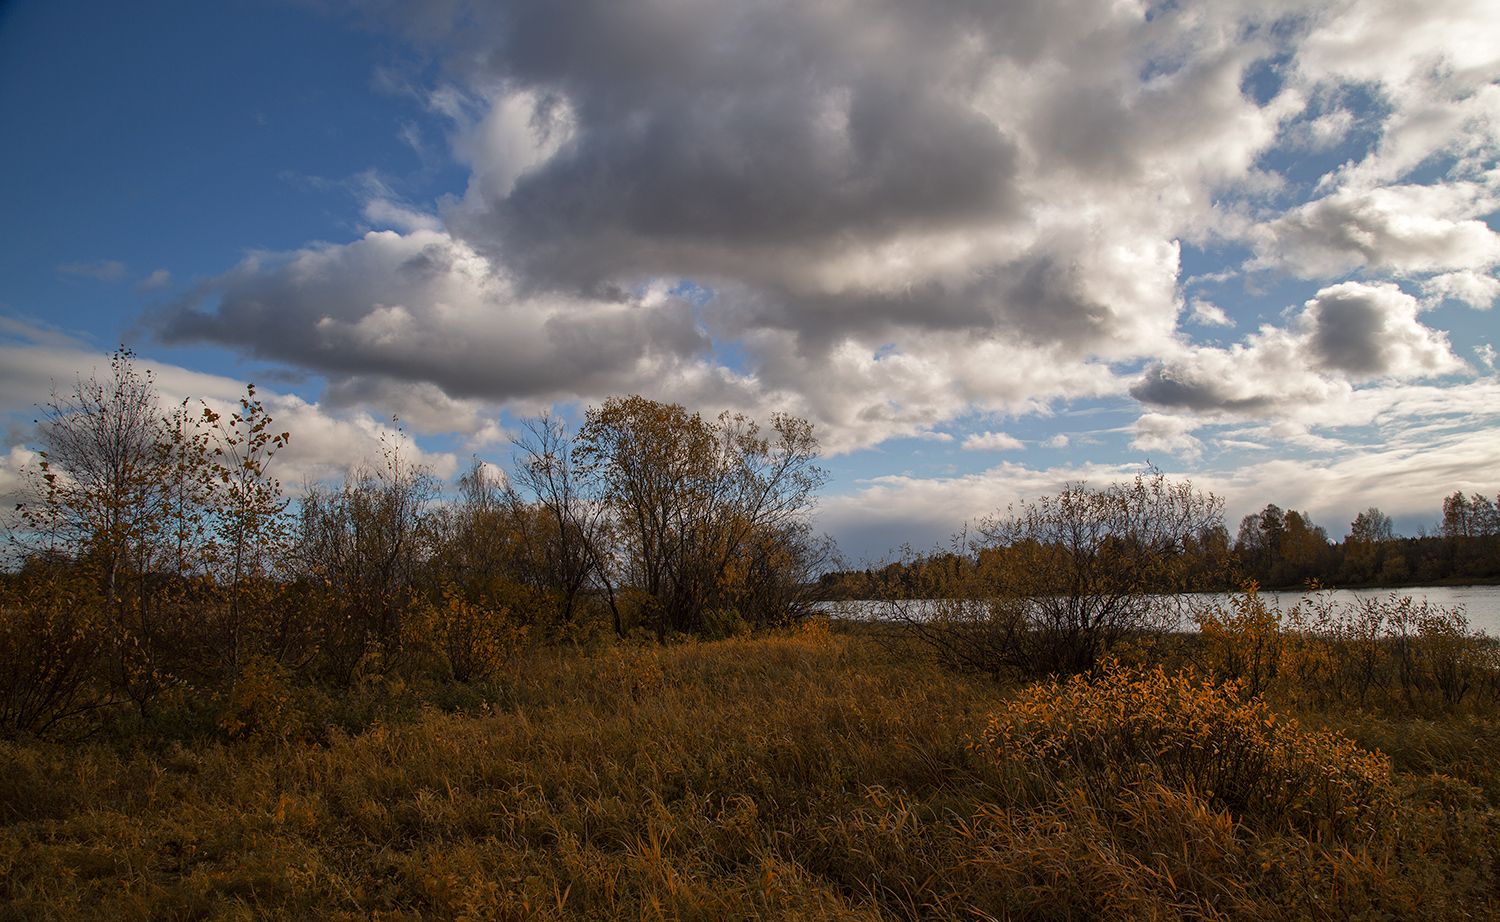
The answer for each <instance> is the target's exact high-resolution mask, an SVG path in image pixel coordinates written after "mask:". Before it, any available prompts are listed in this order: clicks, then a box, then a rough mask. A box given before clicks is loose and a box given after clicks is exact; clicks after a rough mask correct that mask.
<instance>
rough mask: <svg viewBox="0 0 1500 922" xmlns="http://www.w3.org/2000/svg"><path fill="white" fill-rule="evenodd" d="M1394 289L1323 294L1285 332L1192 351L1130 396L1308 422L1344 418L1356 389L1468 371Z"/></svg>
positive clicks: (1158, 367) (1205, 410)
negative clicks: (1326, 416) (1324, 416)
mask: <svg viewBox="0 0 1500 922" xmlns="http://www.w3.org/2000/svg"><path fill="white" fill-rule="evenodd" d="M1420 309H1421V305H1420V304H1419V303H1418V302H1417V300H1416V299H1415V298H1413V297H1411V296H1410V295H1408V294H1406V293H1405V292H1403V291H1401V290H1400V289H1399V288H1397V287H1396V286H1395V285H1392V284H1389V283H1382V284H1376V285H1370V284H1366V283H1362V282H1342V283H1340V284H1338V285H1331V286H1329V287H1327V288H1323V289H1322V290H1320V291H1319V292H1318V293H1317V295H1316V296H1315V297H1313V298H1312V299H1310V300H1309V301H1307V302H1306V303H1305V304H1304V305H1303V307H1302V310H1301V311H1300V312H1299V313H1297V314H1296V315H1295V316H1294V317H1293V318H1292V321H1291V323H1290V324H1289V325H1288V326H1286V327H1273V326H1263V327H1262V328H1261V329H1260V330H1259V331H1257V332H1256V333H1253V334H1251V335H1250V336H1249V337H1247V338H1246V340H1245V342H1244V343H1237V344H1234V345H1232V346H1230V347H1228V348H1217V347H1203V348H1190V349H1187V350H1185V351H1184V352H1183V353H1182V354H1181V355H1180V356H1178V357H1176V358H1172V359H1167V360H1165V361H1162V362H1159V363H1157V364H1155V365H1153V366H1152V367H1150V368H1148V369H1147V370H1146V372H1145V374H1144V375H1143V376H1142V377H1141V379H1140V380H1139V381H1138V382H1137V383H1136V385H1135V386H1134V387H1133V388H1132V390H1131V393H1132V394H1133V395H1134V396H1135V397H1137V398H1138V399H1140V400H1141V401H1142V402H1144V403H1146V404H1148V405H1151V406H1156V407H1163V408H1170V409H1175V410H1179V411H1188V412H1195V413H1200V414H1207V415H1209V416H1211V417H1212V416H1225V415H1227V416H1231V417H1236V418H1247V417H1271V418H1285V417H1297V418H1300V417H1310V416H1315V415H1317V414H1320V413H1328V412H1330V411H1332V412H1334V413H1338V412H1340V411H1341V410H1343V409H1346V408H1347V406H1348V404H1349V401H1350V399H1351V394H1352V393H1353V389H1354V387H1353V386H1354V384H1356V383H1363V382H1376V381H1411V380H1417V379H1421V378H1428V377H1434V376H1437V375H1443V374H1449V373H1453V372H1459V371H1462V370H1464V367H1465V366H1464V364H1463V362H1462V361H1460V360H1459V359H1458V357H1457V356H1455V355H1454V354H1453V352H1452V350H1451V348H1450V346H1449V343H1448V339H1447V336H1446V335H1445V334H1443V333H1441V332H1439V331H1435V330H1433V329H1431V328H1429V327H1426V326H1424V325H1423V324H1422V323H1421V321H1420V319H1419V318H1418V313H1419V311H1420Z"/></svg>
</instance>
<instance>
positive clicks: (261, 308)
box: [156, 231, 707, 402]
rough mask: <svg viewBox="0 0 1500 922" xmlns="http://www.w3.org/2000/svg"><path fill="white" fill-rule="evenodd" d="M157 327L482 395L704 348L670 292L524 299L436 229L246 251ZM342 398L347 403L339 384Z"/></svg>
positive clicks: (592, 385) (629, 368)
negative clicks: (255, 253)
mask: <svg viewBox="0 0 1500 922" xmlns="http://www.w3.org/2000/svg"><path fill="white" fill-rule="evenodd" d="M156 325H157V330H158V332H159V334H160V335H161V336H162V337H163V339H165V340H166V341H168V342H178V341H187V340H195V339H196V340H208V341H213V342H221V343H226V344H231V345H237V346H241V347H245V348H249V349H250V350H251V351H252V352H254V353H255V354H257V355H259V356H262V357H265V358H271V359H276V360H280V361H286V362H293V363H295V364H299V365H302V366H304V367H308V368H313V369H317V370H319V371H322V372H325V373H331V374H336V375H347V376H353V377H361V376H372V380H375V379H378V378H380V377H386V378H390V377H394V378H400V379H405V380H408V381H419V382H430V383H432V384H435V385H437V386H438V387H440V388H442V389H443V390H444V391H445V392H447V393H448V394H450V395H452V396H454V397H458V398H466V397H467V398H484V399H491V400H498V399H516V398H524V397H536V396H544V395H559V394H561V395H568V394H573V393H578V392H580V391H581V392H585V393H600V392H603V393H609V392H611V391H613V390H618V389H621V388H626V387H629V385H630V383H631V382H633V381H638V380H639V379H640V378H641V377H642V376H647V377H649V376H650V375H651V374H653V373H659V372H661V371H663V370H664V369H668V368H670V367H671V366H673V365H675V364H677V363H681V362H687V361H691V360H692V359H693V358H694V357H695V356H697V355H699V354H701V353H702V352H703V351H704V350H705V349H706V348H707V340H706V338H705V337H704V336H703V334H702V333H701V332H700V331H699V330H698V328H697V325H696V323H695V321H694V319H693V314H692V308H691V305H689V304H688V303H687V302H685V301H683V300H681V299H679V298H674V297H670V296H668V295H665V294H664V293H663V292H661V291H659V290H657V291H650V292H644V293H642V294H639V295H635V296H628V297H627V296H623V295H622V296H620V297H619V298H618V299H616V300H599V299H584V298H578V297H570V296H563V295H550V296H536V297H527V296H524V295H520V294H518V293H517V292H516V291H515V290H514V288H513V287H512V286H510V285H509V284H508V282H507V281H506V279H505V278H504V277H503V276H501V275H499V274H497V272H496V270H495V269H494V267H493V266H492V265H491V264H490V263H489V262H488V261H487V260H486V259H484V257H482V256H479V255H478V254H476V253H474V251H473V250H471V249H469V248H468V247H467V246H465V245H464V244H462V243H460V242H458V241H455V240H453V239H452V238H451V237H449V236H447V235H446V234H444V233H442V232H438V231H415V232H413V233H411V234H407V235H401V234H397V233H394V232H389V231H385V232H372V233H370V234H368V235H366V236H365V237H364V238H362V239H361V240H359V241H356V242H354V243H351V244H348V245H345V246H328V247H320V248H312V249H306V250H301V251H298V252H296V253H292V254H284V255H279V256H277V255H271V256H261V257H256V258H252V259H250V260H247V261H246V262H245V263H243V264H242V265H240V266H239V267H237V268H236V269H234V270H233V271H231V272H229V273H227V274H226V275H224V276H221V277H219V278H217V279H214V280H212V281H210V282H209V283H207V284H206V285H205V286H203V287H202V288H201V289H200V290H199V291H198V292H196V293H195V294H194V295H193V296H191V297H190V298H188V299H186V300H184V301H182V302H180V303H178V304H176V305H174V306H173V307H172V308H170V309H169V310H167V311H166V312H164V313H161V314H159V315H158V316H157V317H156ZM339 398H340V399H341V400H343V401H345V402H348V401H349V400H351V398H350V395H349V394H348V392H347V389H344V390H341V391H340V392H339Z"/></svg>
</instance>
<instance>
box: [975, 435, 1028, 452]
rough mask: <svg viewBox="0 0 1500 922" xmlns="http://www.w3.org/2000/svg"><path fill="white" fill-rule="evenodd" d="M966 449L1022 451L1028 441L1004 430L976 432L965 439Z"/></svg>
mask: <svg viewBox="0 0 1500 922" xmlns="http://www.w3.org/2000/svg"><path fill="white" fill-rule="evenodd" d="M962 447H963V449H964V450H965V451H1020V450H1021V449H1023V448H1025V447H1026V443H1024V442H1022V441H1021V440H1020V439H1018V438H1016V437H1015V436H1013V435H1007V434H1006V433H1004V432H976V433H973V434H972V435H970V436H968V437H967V438H965V439H964V441H963V446H962Z"/></svg>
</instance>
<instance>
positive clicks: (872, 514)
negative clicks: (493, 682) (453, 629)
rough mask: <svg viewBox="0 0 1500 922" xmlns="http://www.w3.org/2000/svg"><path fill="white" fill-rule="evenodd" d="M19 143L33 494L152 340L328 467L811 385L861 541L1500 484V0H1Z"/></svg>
mask: <svg viewBox="0 0 1500 922" xmlns="http://www.w3.org/2000/svg"><path fill="white" fill-rule="evenodd" d="M0 134H3V136H4V137H5V138H6V139H7V140H6V141H5V142H4V143H3V144H0V494H13V493H14V491H15V490H16V489H17V483H18V479H17V478H18V472H19V471H20V470H21V469H22V468H23V467H24V466H25V465H27V464H30V463H33V462H34V460H35V451H36V450H37V448H38V447H39V445H38V442H37V439H36V430H35V426H34V420H35V419H36V418H37V417H38V411H37V406H38V405H42V404H45V403H46V401H47V400H48V398H49V395H50V394H51V393H53V392H54V391H61V392H64V393H65V392H66V390H67V389H68V387H69V386H71V384H72V383H73V382H74V381H75V378H76V376H77V375H79V374H82V375H84V376H85V377H86V376H88V375H89V374H91V373H93V372H96V371H98V372H101V373H103V372H107V370H108V356H109V353H110V352H111V351H112V350H113V349H114V348H115V347H116V346H117V345H119V344H121V343H125V344H127V345H128V346H129V347H130V348H131V349H133V350H134V351H135V352H136V354H137V356H138V358H137V363H138V364H139V365H140V366H141V367H149V368H150V369H152V370H153V372H154V375H155V380H156V384H157V387H158V389H159V390H160V391H161V393H162V395H163V398H164V400H178V399H182V398H184V397H202V398H206V399H209V400H211V401H219V402H223V401H230V400H233V399H234V398H235V397H236V396H237V395H238V394H239V393H240V392H242V390H243V387H244V384H245V383H246V382H254V383H255V384H256V386H257V390H258V393H259V394H260V395H261V396H262V397H263V398H265V401H266V403H267V406H268V408H269V409H270V410H271V412H272V414H273V415H274V416H275V417H276V418H277V420H278V421H279V423H285V428H287V429H289V430H290V431H291V432H292V435H293V440H292V445H291V447H289V448H288V449H287V450H286V452H285V453H284V454H283V456H281V457H280V458H279V459H278V461H277V464H278V466H279V469H278V473H279V474H280V476H281V478H282V480H283V482H284V483H286V484H288V485H289V486H290V487H291V488H292V490H293V491H294V492H295V489H296V485H297V484H300V483H302V482H305V481H307V480H310V479H317V478H326V477H336V476H338V475H339V474H340V472H341V471H343V470H345V469H347V468H348V466H349V465H351V464H356V463H360V462H361V461H362V460H367V459H372V458H373V457H375V455H376V453H377V452H378V450H379V446H380V444H381V443H380V438H381V436H382V434H386V435H387V437H389V433H390V431H391V428H392V425H393V424H392V420H393V419H395V420H399V425H400V427H401V429H402V430H403V431H404V432H405V433H406V437H407V438H408V439H410V444H409V446H408V449H407V450H408V456H409V457H410V458H412V459H413V460H415V461H417V462H419V463H423V464H426V465H428V466H430V467H431V469H432V470H433V471H434V472H435V473H436V474H437V475H439V476H440V477H452V476H454V475H455V474H456V473H457V472H458V471H460V470H461V469H462V468H463V467H465V466H466V465H467V464H468V463H469V460H470V459H471V458H472V457H478V458H480V459H482V460H487V461H493V462H495V463H497V464H500V465H502V466H504V464H505V463H506V460H507V459H508V457H509V455H510V441H509V440H510V438H511V435H512V434H513V433H515V432H516V431H517V430H518V424H519V421H520V420H521V419H523V418H525V417H526V416H529V415H533V414H536V413H539V412H542V411H544V410H552V411H555V412H557V413H560V414H562V415H563V416H564V418H567V419H572V420H577V419H578V418H580V417H581V415H582V412H583V410H584V408H586V407H588V406H590V405H596V404H598V403H600V402H602V401H603V400H604V399H606V398H608V397H609V396H612V395H622V394H631V393H639V394H643V395H645V396H648V397H651V398H653V399H658V400H664V401H673V402H678V403H681V404H683V405H685V406H687V407H689V408H691V409H694V410H701V411H703V412H704V413H705V414H706V415H715V414H717V413H718V412H719V411H721V410H730V411H735V412H743V413H747V414H750V415H752V416H754V417H757V418H760V419H762V420H766V419H768V418H769V416H770V414H772V413H774V412H786V413H791V414H794V415H797V416H801V417H805V418H807V419H808V420H810V421H811V422H812V423H813V424H814V426H815V432H816V434H817V436H818V438H819V440H820V443H821V445H822V447H823V461H822V463H823V465H824V466H825V467H826V468H827V470H828V473H829V481H828V484H827V486H826V487H825V488H824V490H823V492H822V494H821V497H820V500H819V504H818V508H817V512H816V516H817V519H816V524H817V526H818V527H819V528H820V529H822V530H824V531H827V532H828V533H830V534H831V535H833V537H834V538H835V539H836V540H837V541H838V543H839V546H840V547H841V549H842V550H843V553H844V554H845V556H846V558H847V559H848V560H849V561H850V562H851V563H854V564H857V563H859V562H869V561H875V560H878V559H880V558H882V557H884V556H886V555H887V554H889V553H890V552H891V551H892V550H893V549H895V548H896V547H897V546H898V545H901V544H903V543H909V544H911V545H912V546H914V547H916V548H918V549H922V548H925V547H931V546H933V545H934V544H936V543H940V542H942V541H943V540H944V539H945V538H946V537H947V536H950V535H952V534H953V533H955V532H956V531H957V530H958V529H960V528H961V527H962V526H963V524H964V523H965V522H966V521H977V520H978V519H980V518H982V517H983V516H985V515H988V514H993V513H996V512H997V511H1003V510H1004V509H1005V508H1006V507H1007V506H1008V505H1009V504H1011V503H1014V502H1017V501H1019V500H1021V499H1024V498H1035V497H1037V496H1040V495H1043V494H1047V493H1054V492H1056V491H1057V490H1058V489H1060V488H1061V487H1062V486H1064V485H1065V484H1068V483H1071V482H1075V481H1080V480H1082V481H1087V482H1088V483H1092V484H1096V485H1102V484H1104V483H1108V482H1111V481H1114V480H1120V479H1125V478H1129V477H1131V476H1133V475H1134V474H1136V473H1137V472H1139V471H1141V470H1143V469H1144V468H1145V467H1146V466H1147V465H1151V466H1154V467H1155V468H1158V469H1160V470H1162V471H1164V472H1166V473H1168V474H1169V475H1172V476H1174V477H1186V478H1189V479H1190V480H1191V481H1192V482H1193V483H1194V485H1195V486H1198V487H1200V488H1202V489H1204V490H1211V491H1213V492H1214V493H1216V494H1217V495H1219V496H1221V497H1223V498H1224V500H1225V504H1226V518H1227V520H1228V524H1229V526H1230V529H1231V531H1233V529H1234V526H1235V524H1236V523H1237V522H1238V519H1239V517H1240V516H1242V515H1245V514H1247V513H1249V512H1253V511H1256V510H1258V509H1259V508H1261V507H1262V506H1264V505H1265V504H1266V503H1269V502H1274V503H1276V504H1278V505H1280V506H1282V507H1283V508H1295V509H1299V510H1305V511H1307V512H1309V513H1310V514H1311V516H1312V518H1313V520H1314V522H1316V523H1317V524H1319V525H1322V526H1323V527H1325V528H1326V529H1327V530H1328V532H1329V534H1330V535H1331V536H1332V537H1334V538H1339V537H1341V536H1342V535H1343V534H1344V533H1345V532H1346V531H1347V528H1348V524H1349V522H1350V521H1351V520H1352V519H1353V517H1354V516H1355V514H1356V513H1357V512H1358V511H1360V510H1362V509H1365V508H1367V507H1369V506H1372V505H1373V506H1378V507H1379V508H1381V509H1382V510H1384V511H1385V512H1386V513H1388V514H1390V515H1391V516H1392V517H1393V518H1394V520H1395V523H1396V526H1397V530H1398V531H1400V532H1403V533H1406V534H1416V533H1418V532H1419V531H1421V530H1422V529H1432V528H1433V527H1434V526H1435V524H1436V522H1437V521H1438V519H1439V518H1440V511H1441V502H1442V498H1443V497H1444V496H1445V495H1448V494H1450V493H1452V492H1453V491H1454V490H1463V491H1465V492H1483V493H1486V494H1488V495H1494V494H1495V493H1496V492H1497V490H1500V464H1497V459H1500V378H1497V375H1496V348H1497V346H1496V341H1497V339H1500V335H1497V334H1500V324H1497V322H1496V318H1497V311H1496V310H1495V307H1494V305H1495V302H1496V301H1497V300H1500V2H1497V0H1424V2H1422V3H1412V2H1410V0H1357V2H1312V3H1304V2H1296V0H1222V2H1219V0H1203V2H1183V3H1178V2H1164V3H1151V2H1133V0H1001V2H984V0H931V2H924V3H910V2H902V0H820V2H809V0H753V2H747V0H573V2H568V3H553V2H546V0H510V2H505V0H496V2H488V3H468V2H462V0H431V2H426V3H420V4H408V3H401V2H396V0H369V2H358V0H350V2H342V0H303V2H291V0H285V2H270V0H263V2H248V0H222V2H216V3H201V2H192V0H182V2H171V0H160V2H154V0H147V2H142V3H135V4H117V3H105V2H81V0H12V2H8V3H0ZM278 428H282V426H281V425H278Z"/></svg>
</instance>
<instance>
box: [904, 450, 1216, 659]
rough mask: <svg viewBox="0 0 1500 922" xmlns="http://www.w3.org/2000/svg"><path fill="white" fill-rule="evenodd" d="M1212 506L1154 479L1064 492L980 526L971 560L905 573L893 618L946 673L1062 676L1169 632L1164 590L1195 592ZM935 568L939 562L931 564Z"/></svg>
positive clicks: (957, 556) (1174, 616) (1171, 624)
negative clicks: (947, 666) (934, 654)
mask: <svg viewBox="0 0 1500 922" xmlns="http://www.w3.org/2000/svg"><path fill="white" fill-rule="evenodd" d="M1221 509H1222V503H1221V502H1220V501H1219V500H1218V499H1217V498H1216V497H1214V496H1213V495H1211V494H1207V495H1206V494H1203V493H1201V492H1198V491H1196V490H1194V489H1193V487H1192V484H1190V483H1187V482H1185V481H1184V482H1180V483H1178V482H1172V481H1169V480H1168V479H1167V478H1166V477H1165V475H1163V474H1161V473H1159V472H1154V473H1150V474H1148V475H1139V476H1137V477H1136V478H1135V479H1134V481H1133V482H1131V483H1125V484H1112V485H1109V486H1106V487H1090V486H1088V485H1087V484H1082V483H1079V484H1073V485H1071V486H1069V487H1067V488H1066V489H1064V490H1063V491H1062V492H1061V493H1059V494H1057V495H1056V496H1044V497H1041V498H1040V499H1038V500H1035V501H1032V502H1023V503H1021V504H1020V505H1019V506H1016V507H1012V508H1010V509H1009V510H1007V512H1006V514H1004V515H1000V516H996V517H993V518H991V519H988V520H986V521H985V522H984V523H983V524H982V526H981V529H980V537H979V538H978V539H977V540H975V541H974V542H972V545H971V546H972V548H973V549H974V550H976V551H977V555H976V556H975V557H972V558H971V557H969V556H967V555H964V554H963V553H962V551H963V547H962V544H963V542H962V541H957V542H955V548H954V551H955V553H953V554H950V555H946V556H944V557H939V558H934V559H932V560H930V561H928V562H927V564H926V565H924V566H920V567H916V568H909V569H911V570H912V571H913V572H914V573H915V574H916V578H917V580H918V582H917V583H916V584H915V585H910V586H904V587H901V590H900V595H902V596H904V597H905V598H906V599H923V600H932V601H930V602H919V603H916V604H911V603H909V602H904V603H899V604H898V605H897V617H898V618H899V619H900V620H901V621H902V622H904V623H905V624H906V625H907V627H908V628H909V629H910V630H911V631H913V632H915V633H916V634H917V635H919V636H920V637H922V638H924V639H925V640H926V641H927V642H928V643H929V644H930V645H931V646H933V648H934V649H936V650H937V651H938V653H939V654H940V655H941V656H942V657H943V658H944V660H945V661H948V662H950V663H952V664H954V665H957V666H960V667H963V668H968V669H974V670H979V671H984V672H990V673H992V674H996V675H1003V674H1006V673H1009V672H1013V673H1018V674H1020V675H1023V676H1031V677H1036V676H1047V675H1072V674H1075V673H1078V672H1083V671H1087V670H1089V669H1092V668H1093V667H1094V665H1095V664H1096V663H1097V662H1099V661H1100V659H1101V658H1103V657H1104V656H1105V655H1107V654H1108V653H1109V652H1110V651H1111V650H1112V649H1113V648H1115V647H1117V646H1119V645H1120V644H1122V643H1125V642H1127V641H1132V640H1136V639H1139V638H1140V637H1141V636H1143V635H1148V636H1149V635H1159V634H1161V633H1162V632H1165V631H1167V630H1171V629H1175V628H1176V627H1177V626H1178V619H1179V615H1178V612H1176V611H1175V610H1174V609H1173V596H1172V593H1175V592H1181V591H1184V590H1188V589H1192V588H1197V585H1196V581H1197V579H1198V576H1199V572H1200V570H1199V566H1198V564H1199V561H1200V560H1201V557H1200V556H1199V554H1198V553H1197V550H1198V548H1200V547H1202V546H1203V545H1204V544H1206V543H1209V542H1211V541H1212V540H1213V537H1212V536H1213V535H1214V534H1215V533H1216V532H1217V531H1218V530H1219V529H1220V528H1221V527H1222V521H1221ZM936 564H941V566H938V565H936Z"/></svg>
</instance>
